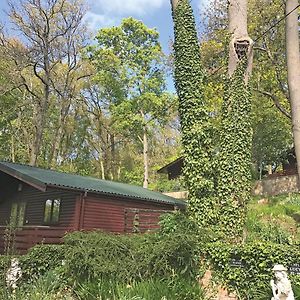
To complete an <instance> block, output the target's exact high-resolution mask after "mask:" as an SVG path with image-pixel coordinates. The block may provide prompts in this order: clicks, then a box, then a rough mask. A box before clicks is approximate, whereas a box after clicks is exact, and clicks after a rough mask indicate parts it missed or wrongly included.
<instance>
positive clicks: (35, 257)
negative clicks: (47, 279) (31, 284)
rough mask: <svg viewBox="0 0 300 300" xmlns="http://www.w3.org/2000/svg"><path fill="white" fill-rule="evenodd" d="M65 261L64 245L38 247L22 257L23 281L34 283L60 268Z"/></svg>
mask: <svg viewBox="0 0 300 300" xmlns="http://www.w3.org/2000/svg"><path fill="white" fill-rule="evenodd" d="M64 259H65V247H64V246H63V245H37V246H35V247H33V248H31V249H30V250H29V251H28V253H27V254H26V255H23V256H21V257H20V264H21V268H22V274H23V276H22V279H23V281H26V282H28V281H33V280H35V279H36V278H38V277H40V276H42V275H44V274H45V273H47V272H49V271H51V270H54V269H56V268H59V267H61V266H62V262H63V260H64Z"/></svg>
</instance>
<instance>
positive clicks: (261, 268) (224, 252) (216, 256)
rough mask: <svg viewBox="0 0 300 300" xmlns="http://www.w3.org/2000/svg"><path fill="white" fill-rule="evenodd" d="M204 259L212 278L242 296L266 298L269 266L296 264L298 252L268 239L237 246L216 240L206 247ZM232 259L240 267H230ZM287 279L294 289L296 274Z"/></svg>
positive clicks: (297, 280)
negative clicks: (240, 265) (238, 263)
mask: <svg viewBox="0 0 300 300" xmlns="http://www.w3.org/2000/svg"><path fill="white" fill-rule="evenodd" d="M205 258H206V260H207V262H208V263H209V264H210V265H211V267H212V269H213V271H214V278H215V280H217V281H218V282H222V283H223V284H224V285H226V286H227V287H229V288H230V289H232V290H235V291H236V292H238V294H240V295H241V298H242V299H255V300H257V299H268V298H269V296H267V295H269V292H270V288H269V282H270V280H271V279H272V277H273V274H272V268H273V266H274V265H275V264H283V265H285V266H286V267H289V266H290V265H292V264H293V263H299V261H300V251H299V249H298V247H294V246H289V245H282V244H281V245H279V244H274V243H268V242H253V243H247V244H239V245H231V244H225V243H221V242H216V243H211V244H209V245H207V246H206V250H205ZM234 259H235V260H238V261H240V262H241V263H242V267H235V266H233V260H234ZM290 279H291V280H292V283H293V284H294V286H295V288H297V287H296V286H298V285H299V284H300V276H299V275H290ZM259 295H261V297H260V296H259ZM264 297H265V298H264Z"/></svg>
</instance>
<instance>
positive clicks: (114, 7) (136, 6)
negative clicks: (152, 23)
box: [93, 0, 166, 16]
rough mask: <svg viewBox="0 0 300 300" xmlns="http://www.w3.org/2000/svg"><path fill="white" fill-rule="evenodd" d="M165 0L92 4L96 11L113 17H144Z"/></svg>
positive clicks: (106, 0) (110, 0)
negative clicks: (130, 15)
mask: <svg viewBox="0 0 300 300" xmlns="http://www.w3.org/2000/svg"><path fill="white" fill-rule="evenodd" d="M165 2H166V0H98V1H97V4H95V3H93V4H94V6H95V8H96V10H97V11H98V10H101V11H102V12H103V13H105V14H106V13H109V14H111V13H113V14H114V15H126V14H132V15H138V16H141V15H144V14H146V13H148V12H149V11H150V10H153V9H158V8H160V7H162V5H163V4H164V3H165Z"/></svg>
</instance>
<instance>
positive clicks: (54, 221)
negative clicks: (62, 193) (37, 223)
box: [43, 198, 62, 225]
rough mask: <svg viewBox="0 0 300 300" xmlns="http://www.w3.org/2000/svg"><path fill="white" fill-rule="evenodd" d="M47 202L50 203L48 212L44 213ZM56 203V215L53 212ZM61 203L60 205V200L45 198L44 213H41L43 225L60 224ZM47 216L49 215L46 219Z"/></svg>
mask: <svg viewBox="0 0 300 300" xmlns="http://www.w3.org/2000/svg"><path fill="white" fill-rule="evenodd" d="M48 201H51V204H50V212H48V211H46V209H47V202H48ZM56 201H58V206H57V213H56V212H55V209H56V208H55V205H56V204H55V203H56ZM61 203H62V201H61V198H47V199H46V200H45V201H44V213H43V224H44V225H57V224H59V223H60V213H61ZM48 214H49V218H48Z"/></svg>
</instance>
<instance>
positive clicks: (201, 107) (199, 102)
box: [173, 0, 252, 238]
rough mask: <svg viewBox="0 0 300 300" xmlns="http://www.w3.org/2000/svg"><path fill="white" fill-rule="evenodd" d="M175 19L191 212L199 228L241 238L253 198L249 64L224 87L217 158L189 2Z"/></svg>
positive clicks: (181, 4)
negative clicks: (202, 227)
mask: <svg viewBox="0 0 300 300" xmlns="http://www.w3.org/2000/svg"><path fill="white" fill-rule="evenodd" d="M173 19H174V32H175V43H174V50H175V86H176V90H177V93H178V97H179V115H180V119H181V131H182V144H183V149H184V155H183V157H184V162H185V166H184V169H183V173H184V176H185V180H186V185H187V187H188V190H189V200H188V201H189V206H188V209H189V212H190V214H191V216H192V217H193V218H194V219H195V220H196V221H197V223H198V225H200V226H209V227H210V228H211V229H213V230H217V231H218V232H220V233H223V234H224V235H226V237H229V238H235V237H237V236H240V235H241V234H242V231H243V226H244V223H245V213H246V203H247V200H248V197H249V195H250V180H251V173H250V170H251V141H252V132H251V124H250V110H251V94H250V92H249V88H248V86H247V85H246V84H245V81H244V77H245V70H246V65H247V61H246V60H245V61H241V62H240V63H239V64H238V68H237V70H236V71H235V72H234V74H233V75H232V77H231V78H229V79H227V80H226V82H225V95H224V103H223V112H222V127H221V133H220V142H219V145H218V148H217V150H218V151H216V152H218V155H216V154H213V152H214V151H213V150H214V145H213V140H212V137H213V135H214V134H216V132H215V130H214V127H213V126H212V122H211V119H212V116H211V115H210V113H209V110H208V108H207V107H208V106H207V103H206V101H205V97H204V88H205V76H204V69H203V66H202V64H201V61H200V47H199V44H198V38H197V32H196V29H195V20H194V16H193V11H192V8H191V6H190V3H189V1H188V0H181V1H179V2H178V4H177V6H176V8H173ZM215 158H217V159H215ZM215 161H217V164H215Z"/></svg>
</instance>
